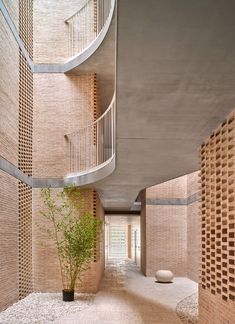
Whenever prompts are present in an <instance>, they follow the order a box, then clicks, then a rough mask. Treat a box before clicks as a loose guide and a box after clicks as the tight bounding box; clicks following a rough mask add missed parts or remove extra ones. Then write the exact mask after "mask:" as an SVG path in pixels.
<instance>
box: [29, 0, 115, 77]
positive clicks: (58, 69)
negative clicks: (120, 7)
mask: <svg viewBox="0 0 235 324" xmlns="http://www.w3.org/2000/svg"><path fill="white" fill-rule="evenodd" d="M115 2H116V0H86V1H85V3H84V2H83V5H82V6H81V7H80V8H79V10H78V11H76V13H75V14H73V15H72V16H70V17H68V18H67V19H66V20H65V23H67V24H68V27H69V28H68V33H69V36H68V39H69V43H68V46H69V49H70V58H69V59H68V60H67V61H66V62H64V63H62V64H57V63H55V64H40V63H39V64H34V66H33V71H34V72H36V73H66V72H69V71H71V70H72V69H75V68H76V67H78V66H79V65H81V64H82V63H84V62H85V61H86V60H87V59H88V58H90V57H91V56H92V55H93V54H94V53H95V51H96V50H97V49H98V48H99V46H100V45H101V43H102V42H103V40H104V38H105V36H106V34H107V33H108V30H109V27H110V25H111V22H112V18H113V14H114V11H115Z"/></svg>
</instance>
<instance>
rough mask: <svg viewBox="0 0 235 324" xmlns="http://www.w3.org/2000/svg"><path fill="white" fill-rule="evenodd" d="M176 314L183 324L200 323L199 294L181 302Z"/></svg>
mask: <svg viewBox="0 0 235 324" xmlns="http://www.w3.org/2000/svg"><path fill="white" fill-rule="evenodd" d="M176 312H177V314H178V316H179V317H180V319H181V320H182V322H183V323H185V324H196V323H198V293H195V294H192V295H191V296H188V297H186V298H184V299H183V300H181V301H180V302H179V303H178V305H177V307H176Z"/></svg>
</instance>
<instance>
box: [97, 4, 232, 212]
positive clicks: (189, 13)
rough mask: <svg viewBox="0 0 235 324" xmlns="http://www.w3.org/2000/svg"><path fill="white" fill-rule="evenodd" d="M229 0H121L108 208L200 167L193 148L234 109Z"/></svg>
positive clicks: (104, 194)
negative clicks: (113, 163)
mask: <svg viewBox="0 0 235 324" xmlns="http://www.w3.org/2000/svg"><path fill="white" fill-rule="evenodd" d="M234 12H235V1H234V0H223V1H221V0H177V1H175V0H148V1H143V0H128V1H126V0H119V1H118V26H117V48H118V51H117V168H116V170H115V172H114V173H113V174H112V175H111V176H109V177H108V178H106V179H104V180H103V181H101V182H99V183H97V184H96V188H97V189H98V192H99V194H100V197H101V199H102V202H103V204H104V207H105V208H106V209H107V210H112V209H113V210H114V209H117V210H119V209H120V210H128V209H129V208H130V207H131V205H132V203H133V202H134V200H135V199H136V197H137V195H138V193H139V191H140V190H142V189H143V188H145V187H149V186H151V185H154V184H157V183H161V182H163V181H166V180H169V179H172V178H175V177H178V176H181V175H184V174H187V173H190V172H193V171H195V170H197V169H199V160H198V148H199V146H200V144H201V143H202V141H203V140H204V139H205V138H206V137H207V136H209V135H210V133H211V132H212V131H213V129H214V128H215V127H216V126H217V125H218V124H219V123H220V122H222V121H223V120H224V118H225V117H226V116H227V114H228V113H229V112H230V111H231V110H232V109H233V108H234V107H235V19H234Z"/></svg>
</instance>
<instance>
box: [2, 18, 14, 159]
mask: <svg viewBox="0 0 235 324" xmlns="http://www.w3.org/2000/svg"><path fill="white" fill-rule="evenodd" d="M0 57H1V60H0V71H1V72H0V74H1V77H0V107H1V109H0V120H1V125H0V138H1V140H0V155H2V156H3V157H4V158H5V159H7V160H9V161H10V162H12V163H13V164H15V165H17V163H18V119H19V117H18V111H19V104H18V101H19V68H18V67H19V52H18V46H17V45H16V42H15V39H14V37H13V36H12V34H11V32H10V31H9V29H8V27H7V25H6V22H5V20H4V18H3V16H2V14H1V13H0Z"/></svg>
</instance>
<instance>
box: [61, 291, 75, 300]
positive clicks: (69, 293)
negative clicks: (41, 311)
mask: <svg viewBox="0 0 235 324" xmlns="http://www.w3.org/2000/svg"><path fill="white" fill-rule="evenodd" d="M63 301H74V290H69V289H63Z"/></svg>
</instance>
